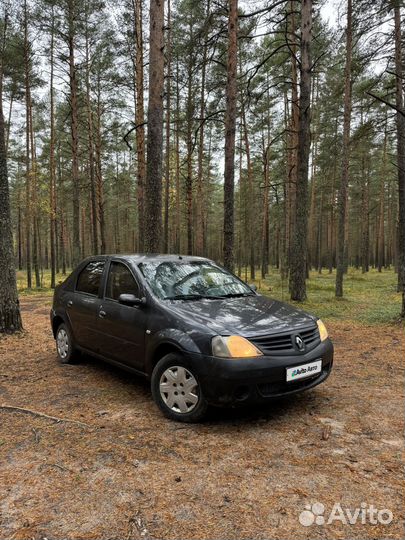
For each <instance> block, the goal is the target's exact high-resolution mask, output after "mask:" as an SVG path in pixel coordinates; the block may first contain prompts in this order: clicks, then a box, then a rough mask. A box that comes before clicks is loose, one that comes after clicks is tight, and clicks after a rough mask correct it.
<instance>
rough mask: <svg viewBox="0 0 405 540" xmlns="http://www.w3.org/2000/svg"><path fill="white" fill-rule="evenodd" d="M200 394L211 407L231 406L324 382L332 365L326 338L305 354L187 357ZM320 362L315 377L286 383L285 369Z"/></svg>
mask: <svg viewBox="0 0 405 540" xmlns="http://www.w3.org/2000/svg"><path fill="white" fill-rule="evenodd" d="M191 356H192V358H190V359H191V360H192V362H193V364H194V368H195V372H196V374H197V375H198V378H199V381H200V384H201V388H202V392H203V394H204V396H205V398H206V399H207V401H208V402H209V403H210V404H212V405H224V406H234V405H239V404H242V403H247V402H261V401H268V400H271V399H275V398H279V397H282V396H288V395H292V394H296V393H298V392H302V391H304V390H308V389H309V388H313V387H314V386H317V385H318V384H320V383H322V382H323V381H325V380H326V379H327V378H328V376H329V374H330V372H331V370H332V365H333V345H332V342H331V341H330V339H326V340H325V341H323V342H322V343H320V344H319V345H318V346H317V347H315V348H314V349H312V350H311V351H310V352H308V353H302V354H293V355H289V356H260V357H257V358H243V359H228V358H215V357H212V356H202V355H196V354H193V355H191ZM320 359H322V371H321V372H320V373H317V374H316V375H313V376H310V377H306V378H303V379H299V380H297V381H291V382H287V381H286V369H287V368H290V367H295V366H299V365H302V364H307V363H308V362H313V361H315V360H320Z"/></svg>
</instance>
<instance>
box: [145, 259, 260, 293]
mask: <svg viewBox="0 0 405 540" xmlns="http://www.w3.org/2000/svg"><path fill="white" fill-rule="evenodd" d="M139 268H140V270H141V272H142V274H143V275H144V277H145V279H146V281H147V282H148V284H149V286H150V288H151V289H152V291H153V292H154V294H155V295H156V296H157V297H158V298H162V299H174V300H175V299H179V300H180V299H181V300H187V299H198V298H226V297H231V296H245V295H253V294H254V293H253V291H252V289H251V288H250V287H248V286H247V285H245V284H244V283H243V282H242V281H240V280H239V279H237V278H236V277H235V276H233V275H232V274H230V273H229V272H227V271H226V270H224V269H222V268H220V267H218V266H215V265H214V264H212V263H209V262H181V261H178V262H177V261H173V262H172V261H165V262H148V263H141V264H140V265H139Z"/></svg>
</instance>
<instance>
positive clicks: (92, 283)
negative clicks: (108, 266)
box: [76, 261, 105, 296]
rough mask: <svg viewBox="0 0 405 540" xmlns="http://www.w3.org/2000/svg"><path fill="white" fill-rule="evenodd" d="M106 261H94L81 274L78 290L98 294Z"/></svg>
mask: <svg viewBox="0 0 405 540" xmlns="http://www.w3.org/2000/svg"><path fill="white" fill-rule="evenodd" d="M104 266H105V261H92V262H90V263H89V264H88V265H87V266H85V267H84V268H83V270H82V271H81V272H80V274H79V278H78V280H77V284H76V291H78V292H84V293H87V294H92V295H94V296H97V295H98V291H99V288H100V282H101V277H102V275H103V271H104Z"/></svg>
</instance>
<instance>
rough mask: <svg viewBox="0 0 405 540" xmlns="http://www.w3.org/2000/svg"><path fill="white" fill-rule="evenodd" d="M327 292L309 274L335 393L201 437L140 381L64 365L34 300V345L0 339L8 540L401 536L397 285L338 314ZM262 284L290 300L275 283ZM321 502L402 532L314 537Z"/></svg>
mask: <svg viewBox="0 0 405 540" xmlns="http://www.w3.org/2000/svg"><path fill="white" fill-rule="evenodd" d="M389 274H390V276H389ZM353 276H354V277H355V278H356V276H357V278H361V277H362V276H361V275H360V274H357V273H354V274H353ZM328 279H329V277H328V276H324V277H322V276H321V278H320V280H324V281H318V282H317V281H316V276H314V277H312V279H311V281H310V287H309V293H310V295H311V296H312V300H310V301H309V302H308V305H307V306H306V309H309V310H311V311H314V312H317V313H319V314H320V315H321V316H322V317H324V319H325V322H326V323H327V325H328V328H329V330H330V334H331V336H332V339H333V341H334V343H335V366H334V371H333V373H332V375H331V377H330V378H329V379H328V381H327V382H326V383H325V384H323V385H321V386H319V387H318V388H316V389H314V390H313V391H310V392H307V393H304V394H302V395H300V396H298V397H295V398H293V399H289V400H282V401H280V402H277V403H273V404H272V405H269V406H266V407H262V406H261V407H253V408H249V409H243V410H215V411H211V413H210V416H209V418H208V420H207V421H206V422H204V423H202V424H199V425H181V424H177V423H174V422H171V421H169V420H166V419H165V418H163V417H162V416H161V414H160V413H159V411H158V409H157V408H156V406H155V405H154V403H153V401H152V398H151V395H150V392H149V388H148V385H147V383H146V382H144V381H142V380H140V379H138V378H136V377H134V376H132V375H128V374H127V373H124V372H121V371H119V370H117V369H115V368H112V367H109V366H107V365H105V364H102V363H101V362H98V361H96V360H94V359H91V358H89V357H85V358H84V359H82V361H81V362H80V363H79V364H78V365H72V366H62V365H60V364H59V363H58V362H57V360H56V354H55V348H54V342H53V339H52V335H51V332H50V326H49V309H50V304H51V298H50V297H49V295H48V292H47V291H46V290H45V291H43V293H42V295H41V294H39V293H38V294H36V295H23V296H22V312H23V322H24V328H25V330H24V333H22V334H21V335H17V336H3V337H1V338H0V359H1V360H0V538H13V539H16V540H18V539H28V538H35V539H39V538H44V537H46V538H48V539H50V540H51V539H62V538H69V539H91V538H100V539H126V538H128V539H137V538H139V539H141V538H165V539H176V538H188V539H211V538H218V539H235V540H236V539H245V538H246V539H247V538H398V539H399V538H403V526H404V510H403V509H404V508H405V500H404V499H405V497H404V478H403V471H402V463H403V460H404V444H403V431H404V370H405V368H404V349H405V339H404V328H403V326H401V325H399V324H398V323H395V316H394V309H393V308H392V306H391V305H390V306H387V304H388V303H389V302H390V300H389V296H387V295H388V294H389V295H392V298H394V303H395V305H396V304H397V301H398V305H399V295H397V294H396V293H395V276H394V275H393V274H391V273H388V272H386V273H383V274H382V277H381V278H380V277H379V276H378V275H375V276H374V278H373V279H371V278H370V277H366V278H365V281H362V280H361V279H357V280H356V279H353V280H352V284H351V287H352V290H350V287H349V286H348V289H347V290H348V298H347V299H346V300H344V301H339V302H337V301H335V300H333V299H332V291H330V290H329V289H328V288H326V289H324V287H329V286H330V284H331V283H332V280H330V282H328ZM379 280H380V281H379ZM260 285H261V288H262V290H263V292H266V294H274V295H275V296H277V295H279V294H280V291H279V289H278V286H277V283H276V282H275V280H273V281H272V282H270V280H269V282H267V281H266V282H263V283H261V284H260ZM269 287H271V288H272V291H268V289H269ZM367 289H368V291H369V294H368V295H367V294H366V292H367ZM384 291H385V292H384ZM329 293H330V298H331V300H330V301H331V302H332V304H333V305H332V306H331V305H329V304H330V303H329V302H328V300H327V298H329ZM325 295H326V296H325ZM356 297H357V298H358V302H356V301H355V300H353V298H356ZM367 299H368V300H367ZM384 299H385V300H384ZM380 300H381V301H382V303H381V305H380ZM311 302H312V303H311ZM347 305H350V306H351V309H350V310H349V311H347V310H346V307H347ZM334 306H336V307H335V308H334ZM328 309H329V311H331V313H330V315H328ZM382 311H384V313H385V315H387V312H389V314H390V317H389V320H391V319H392V320H393V321H394V322H392V323H390V324H386V323H383V322H382V320H381V317H382V314H381V312H382ZM391 315H392V317H391ZM29 411H31V412H29ZM37 413H39V414H37ZM314 502H321V503H323V504H324V505H325V507H326V509H327V511H328V510H330V509H331V508H332V506H333V504H334V503H335V502H339V503H340V504H341V505H342V507H347V508H352V509H355V508H357V507H360V504H361V503H362V502H365V503H367V504H373V505H374V506H375V507H378V508H379V509H383V508H387V509H390V510H391V511H392V512H393V514H394V519H393V521H392V523H391V524H390V525H385V526H383V525H370V524H366V525H364V524H361V523H357V524H356V525H347V526H345V525H342V524H341V523H334V524H332V525H323V526H316V525H313V526H311V527H307V528H306V527H303V526H302V525H300V523H299V520H298V516H299V514H300V513H301V511H302V510H304V508H305V505H307V504H312V503H314Z"/></svg>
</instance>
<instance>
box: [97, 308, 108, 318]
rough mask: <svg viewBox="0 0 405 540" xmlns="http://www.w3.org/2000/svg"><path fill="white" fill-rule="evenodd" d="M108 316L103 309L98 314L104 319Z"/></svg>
mask: <svg viewBox="0 0 405 540" xmlns="http://www.w3.org/2000/svg"><path fill="white" fill-rule="evenodd" d="M106 315H107V313H106V312H105V311H103V310H102V309H100V311H99V312H98V316H99V317H101V318H102V319H104V317H105V316H106Z"/></svg>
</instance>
